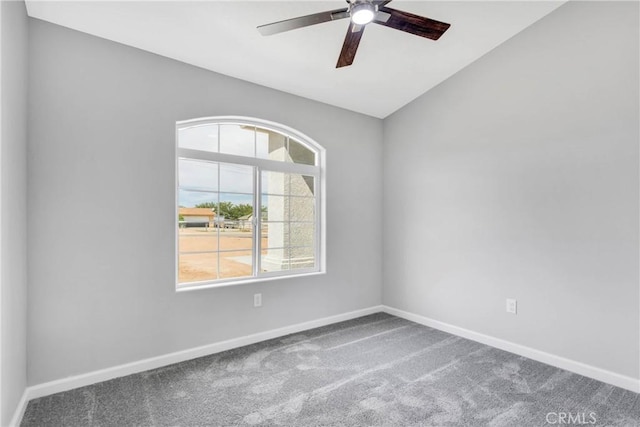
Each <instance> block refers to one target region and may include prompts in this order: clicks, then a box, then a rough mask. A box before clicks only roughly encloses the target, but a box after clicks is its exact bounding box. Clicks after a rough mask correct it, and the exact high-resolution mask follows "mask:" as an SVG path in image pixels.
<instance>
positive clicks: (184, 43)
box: [27, 0, 564, 118]
mask: <svg viewBox="0 0 640 427" xmlns="http://www.w3.org/2000/svg"><path fill="white" fill-rule="evenodd" d="M563 3H564V1H523V2H518V1H478V0H476V1H406V0H396V1H393V2H392V3H390V4H389V5H388V6H389V7H392V8H395V9H399V10H403V11H407V12H411V13H414V14H417V15H422V16H427V17H430V18H432V19H436V20H439V21H444V22H447V23H450V24H451V28H450V29H449V30H448V31H447V32H446V33H445V34H444V35H443V36H442V37H441V38H440V40H438V41H432V40H428V39H425V38H421V37H417V36H414V35H411V34H407V33H403V32H400V31H397V30H394V29H391V28H386V27H383V26H380V25H374V24H370V25H368V26H367V27H366V30H365V33H364V36H363V38H362V41H361V43H360V47H359V49H358V53H357V55H356V58H355V61H354V63H353V65H352V66H350V67H344V68H340V69H336V68H335V66H336V61H337V58H338V55H339V53H340V49H341V47H342V43H343V40H344V37H345V34H346V32H347V27H348V24H349V22H348V20H339V21H333V22H327V23H323V24H319V25H314V26H311V27H307V28H302V29H298V30H294V31H289V32H286V33H282V34H277V35H273V36H268V37H264V36H262V35H260V34H259V33H258V31H257V30H256V27H257V26H258V25H262V24H266V23H270V22H274V21H279V20H283V19H288V18H293V17H297V16H300V15H306V14H311V13H316V12H321V11H325V10H331V9H339V8H341V7H345V6H346V3H345V1H344V0H335V1H321V2H318V1H299V0H298V1H194V2H191V1H53V0H27V10H28V13H29V15H30V16H31V17H33V18H38V19H42V20H45V21H49V22H52V23H55V24H58V25H62V26H65V27H69V28H72V29H75V30H79V31H83V32H85V33H89V34H93V35H95V36H99V37H102V38H105V39H109V40H113V41H115V42H119V43H123V44H126V45H130V46H133V47H136V48H140V49H143V50H146V51H149V52H153V53H156V54H159V55H163V56H166V57H169V58H173V59H176V60H179V61H182V62H185V63H188V64H193V65H196V66H198V67H202V68H205V69H208V70H211V71H215V72H218V73H222V74H226V75H228V76H232V77H237V78H239V79H243V80H246V81H250V82H254V83H258V84H261V85H264V86H267V87H271V88H274V89H278V90H281V91H284V92H288V93H292V94H295V95H300V96H304V97H306V98H309V99H313V100H316V101H320V102H325V103H327V104H331V105H335V106H337V107H342V108H345V109H348V110H352V111H356V112H360V113H364V114H368V115H371V116H374V117H379V118H384V117H386V116H388V115H389V114H391V113H393V112H394V111H396V110H398V109H399V108H401V107H403V106H404V105H406V104H407V103H409V102H410V101H412V100H413V99H415V98H417V97H418V96H420V95H421V94H423V93H425V92H426V91H428V90H429V89H431V88H433V87H434V86H436V85H437V84H439V83H440V82H442V81H443V80H445V79H447V78H448V77H450V76H451V75H453V74H455V73H456V72H457V71H459V70H461V69H462V68H464V67H466V66H467V65H469V64H470V63H472V62H473V61H475V60H476V59H478V58H480V57H481V56H483V55H484V54H486V53H487V52H489V51H490V50H492V49H493V48H495V47H496V46H498V45H500V44H501V43H503V42H504V41H506V40H508V39H509V38H511V37H513V36H514V35H515V34H517V33H519V32H520V31H522V30H523V29H525V28H526V27H528V26H530V25H531V24H533V23H535V22H536V21H537V20H539V19H541V18H542V17H544V16H545V15H547V14H549V13H550V12H552V11H553V10H555V9H556V8H557V7H559V6H560V5H562V4H563ZM522 54H523V55H526V54H527V52H523V53H522Z"/></svg>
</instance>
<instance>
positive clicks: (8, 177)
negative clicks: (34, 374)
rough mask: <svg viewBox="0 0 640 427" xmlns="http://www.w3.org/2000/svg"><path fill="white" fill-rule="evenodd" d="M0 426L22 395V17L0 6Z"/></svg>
mask: <svg viewBox="0 0 640 427" xmlns="http://www.w3.org/2000/svg"><path fill="white" fill-rule="evenodd" d="M0 8H1V11H0V16H1V19H2V22H1V23H0V28H2V34H1V36H2V37H1V40H2V44H1V45H0V67H1V68H2V78H1V82H0V84H1V88H0V92H1V93H2V97H1V98H2V101H1V102H2V105H1V107H0V109H1V111H2V115H1V117H0V127H1V129H2V133H1V135H0V138H1V139H0V162H1V164H0V170H1V171H2V172H1V173H2V176H1V177H0V209H1V211H0V236H1V245H2V247H1V248H0V253H1V257H0V272H1V275H0V293H1V295H0V301H1V303H2V306H1V307H0V313H1V316H2V318H1V319H0V324H1V325H2V327H1V331H0V334H1V335H0V349H1V354H0V360H1V361H2V363H1V365H0V378H1V381H0V383H1V385H0V387H1V390H0V395H1V396H2V399H1V402H0V405H1V406H0V413H1V414H2V415H1V417H0V425H3V426H4V425H7V424H8V423H9V421H10V419H11V417H12V416H13V414H14V412H15V409H16V406H17V404H18V401H19V400H20V398H21V397H22V393H23V392H24V389H25V385H26V379H27V368H26V357H27V355H26V348H27V326H26V321H27V246H26V245H27V239H26V233H27V228H26V227H27V218H26V213H27V195H26V194H27V165H26V162H27V71H28V69H27V42H28V41H27V35H28V24H27V22H28V21H27V13H26V9H25V6H24V3H23V2H21V1H20V2H17V1H9V2H6V1H2V2H0Z"/></svg>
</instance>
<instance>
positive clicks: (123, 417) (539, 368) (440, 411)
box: [22, 313, 640, 427]
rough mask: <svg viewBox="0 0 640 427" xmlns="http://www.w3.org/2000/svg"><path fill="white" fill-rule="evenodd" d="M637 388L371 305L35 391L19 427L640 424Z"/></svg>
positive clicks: (513, 426) (639, 402) (639, 404)
mask: <svg viewBox="0 0 640 427" xmlns="http://www.w3.org/2000/svg"><path fill="white" fill-rule="evenodd" d="M639 396H640V395H638V394H635V393H632V392H630V391H625V390H623V389H620V388H617V387H613V386H610V385H607V384H604V383H601V382H598V381H595V380H592V379H589V378H585V377H582V376H580V375H575V374H571V373H569V372H566V371H562V370H560V369H556V368H553V367H551V366H548V365H544V364H542V363H538V362H535V361H532V360H529V359H526V358H524V357H519V356H516V355H514V354H511V353H507V352H504V351H501V350H497V349H495V348H492V347H488V346H486V345H483V344H479V343H476V342H473V341H469V340H465V339H463V338H458V337H455V336H452V335H449V334H447V333H444V332H440V331H437V330H435V329H431V328H428V327H425V326H421V325H418V324H415V323H412V322H409V321H406V320H403V319H399V318H397V317H393V316H389V315H387V314H382V313H379V314H374V315H371V316H366V317H362V318H359V319H355V320H351V321H348V322H343V323H339V324H335V325H331V326H327V327H323V328H318V329H313V330H310V331H305V332H302V333H299V334H294V335H289V336H286V337H283V338H278V339H274V340H270V341H265V342H262V343H259V344H255V345H251V346H247V347H242V348H238V349H235V350H231V351H226V352H223V353H219V354H215V355H212V356H207V357H202V358H199V359H195V360H191V361H188V362H183V363H178V364H175V365H171V366H167V367H164V368H160V369H155V370H152V371H147V372H144V373H141V374H136V375H130V376H128V377H123V378H119V379H115V380H111V381H107V382H103V383H100V384H95V385H92V386H88V387H83V388H79V389H76V390H72V391H68V392H64V393H59V394H55V395H52V396H47V397H43V398H40V399H36V400H33V401H31V402H29V405H28V407H27V410H26V413H25V416H24V419H23V422H22V426H25V427H26V426H132V425H136V426H152V425H153V426H232V425H287V426H301V427H302V426H509V427H515V426H543V425H567V424H569V421H572V422H571V425H579V424H581V423H582V424H586V425H594V423H593V421H594V419H595V425H611V426H639V425H640V421H639V420H640V398H639ZM549 413H551V415H549V416H548V415H547V414H549ZM561 413H564V414H565V415H564V418H563V419H562V420H561V419H559V418H558V417H562V416H563V415H562V414H561ZM569 416H571V417H572V418H569ZM547 421H549V422H550V423H552V424H549V423H548V422H547ZM560 421H564V424H563V423H560Z"/></svg>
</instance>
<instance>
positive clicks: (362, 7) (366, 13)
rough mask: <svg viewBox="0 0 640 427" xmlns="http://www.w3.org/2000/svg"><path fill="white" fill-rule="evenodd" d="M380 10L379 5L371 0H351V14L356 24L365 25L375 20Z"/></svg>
mask: <svg viewBox="0 0 640 427" xmlns="http://www.w3.org/2000/svg"><path fill="white" fill-rule="evenodd" d="M377 12H378V6H377V5H375V4H373V3H372V2H371V0H351V1H350V2H349V14H350V15H351V21H353V23H354V24H358V25H365V24H368V23H369V22H371V21H373V19H374V18H375V16H376V13H377Z"/></svg>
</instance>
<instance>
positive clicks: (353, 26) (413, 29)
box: [258, 0, 451, 68]
mask: <svg viewBox="0 0 640 427" xmlns="http://www.w3.org/2000/svg"><path fill="white" fill-rule="evenodd" d="M390 2H391V0H386V1H385V0H347V3H348V4H349V6H348V7H346V8H344V9H335V10H328V11H326V12H320V13H314V14H312V15H306V16H300V17H297V18H292V19H286V20H284V21H278V22H273V23H271V24H265V25H260V26H259V27H258V31H260V34H262V35H263V36H270V35H272V34H278V33H283V32H285V31H290V30H295V29H296V28H302V27H308V26H310V25H315V24H321V23H323V22H329V21H336V20H338V19H344V18H351V23H350V24H349V30H348V31H347V36H346V37H345V39H344V44H343V45H342V51H341V52H340V57H339V58H338V64H337V65H336V68H340V67H346V66H349V65H351V64H352V63H353V59H354V58H355V57H356V51H357V50H358V45H359V44H360V39H361V38H362V33H363V32H364V28H365V26H366V25H367V24H369V23H371V22H373V23H375V24H379V25H384V26H385V27H389V28H395V29H396V30H400V31H404V32H407V33H411V34H415V35H416V36H420V37H426V38H428V39H432V40H438V39H439V38H440V36H441V35H442V34H444V32H445V31H447V29H448V28H449V27H450V26H451V25H450V24H446V23H444V22H440V21H434V20H433V19H429V18H425V17H422V16H418V15H414V14H412V13H408V12H402V11H400V10H396V9H391V8H390V7H386V5H387V3H390Z"/></svg>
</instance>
